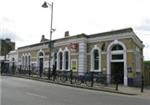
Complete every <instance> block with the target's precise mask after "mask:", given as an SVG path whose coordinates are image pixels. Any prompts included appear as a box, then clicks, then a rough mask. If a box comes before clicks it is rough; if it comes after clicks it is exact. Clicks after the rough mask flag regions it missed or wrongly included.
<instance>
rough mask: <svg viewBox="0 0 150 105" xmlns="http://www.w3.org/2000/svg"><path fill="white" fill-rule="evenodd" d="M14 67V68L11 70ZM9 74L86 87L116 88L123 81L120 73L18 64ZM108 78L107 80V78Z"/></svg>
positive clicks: (141, 82)
mask: <svg viewBox="0 0 150 105" xmlns="http://www.w3.org/2000/svg"><path fill="white" fill-rule="evenodd" d="M13 69H14V70H13ZM8 71H9V72H6V73H8V74H9V75H19V76H27V77H32V78H37V79H46V80H50V81H53V82H58V83H67V84H71V85H79V86H87V87H99V86H103V87H104V86H105V87H111V88H114V89H115V90H118V86H119V85H120V84H122V83H123V81H120V79H119V77H120V76H121V75H120V74H116V75H115V76H112V75H107V74H103V73H102V72H73V71H72V70H70V71H62V70H52V71H50V72H49V70H48V68H43V69H42V70H40V67H35V66H31V67H30V66H18V67H10V70H8ZM107 78H109V80H108V79H107ZM138 82H140V84H141V91H143V81H142V80H141V79H140V80H139V81H138Z"/></svg>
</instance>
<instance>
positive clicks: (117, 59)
mask: <svg viewBox="0 0 150 105" xmlns="http://www.w3.org/2000/svg"><path fill="white" fill-rule="evenodd" d="M126 59H127V58H126V47H125V45H124V44H123V43H122V42H120V41H118V40H115V41H113V42H112V43H111V44H110V45H109V46H108V49H107V68H108V70H107V75H108V77H107V81H108V83H113V82H115V81H116V80H119V83H120V84H124V85H127V62H126Z"/></svg>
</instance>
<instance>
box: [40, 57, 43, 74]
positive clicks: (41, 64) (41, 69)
mask: <svg viewBox="0 0 150 105" xmlns="http://www.w3.org/2000/svg"><path fill="white" fill-rule="evenodd" d="M39 63H40V77H42V74H43V58H40V59H39Z"/></svg>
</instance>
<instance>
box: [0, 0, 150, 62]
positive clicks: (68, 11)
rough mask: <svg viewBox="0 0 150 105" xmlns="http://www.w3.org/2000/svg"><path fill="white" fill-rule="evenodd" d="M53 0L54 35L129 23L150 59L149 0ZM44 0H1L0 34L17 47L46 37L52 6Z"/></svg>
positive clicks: (56, 36)
mask: <svg viewBox="0 0 150 105" xmlns="http://www.w3.org/2000/svg"><path fill="white" fill-rule="evenodd" d="M46 1H47V2H49V3H51V2H54V20H53V23H54V24H53V28H55V29H56V32H54V33H53V39H57V38H62V37H64V32H65V31H70V34H71V35H76V34H80V33H86V34H93V33H100V32H105V31H110V30H117V29H121V28H127V27H132V28H133V29H134V31H135V33H136V34H137V36H138V37H139V38H140V39H141V40H142V41H143V43H144V45H145V48H144V59H145V60H150V41H149V39H150V14H149V10H150V6H149V4H150V1H149V0H46ZM43 2H44V0H0V13H1V14H0V38H6V37H10V38H11V39H12V40H13V41H15V42H16V47H20V46H25V45H29V44H33V43H38V42H39V41H40V38H41V35H43V34H44V35H45V36H46V37H47V38H49V29H50V17H51V16H50V15H51V13H50V12H51V10H50V9H51V8H47V9H44V8H42V7H41V5H42V4H43Z"/></svg>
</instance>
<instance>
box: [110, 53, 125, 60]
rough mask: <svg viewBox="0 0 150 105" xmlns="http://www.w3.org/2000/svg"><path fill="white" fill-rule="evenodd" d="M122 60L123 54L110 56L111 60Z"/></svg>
mask: <svg viewBox="0 0 150 105" xmlns="http://www.w3.org/2000/svg"><path fill="white" fill-rule="evenodd" d="M121 59H123V54H117V55H112V60H121Z"/></svg>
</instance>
